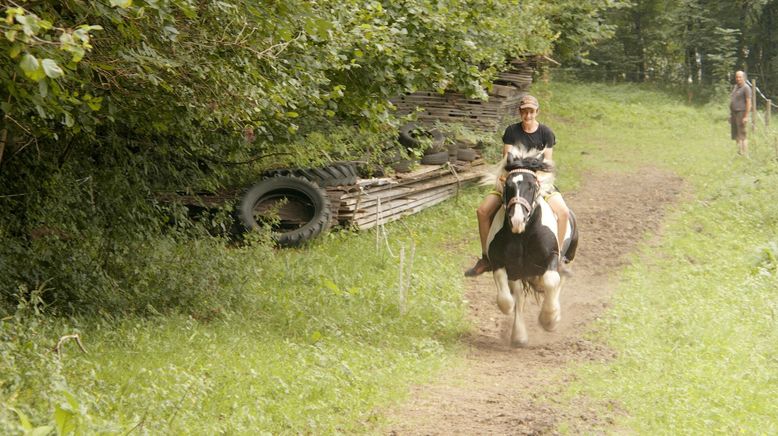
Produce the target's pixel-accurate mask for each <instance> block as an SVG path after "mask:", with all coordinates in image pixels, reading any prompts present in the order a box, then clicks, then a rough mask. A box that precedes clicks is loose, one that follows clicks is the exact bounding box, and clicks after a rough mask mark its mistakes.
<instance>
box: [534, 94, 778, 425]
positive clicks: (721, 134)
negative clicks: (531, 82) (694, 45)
mask: <svg viewBox="0 0 778 436" xmlns="http://www.w3.org/2000/svg"><path fill="white" fill-rule="evenodd" d="M540 93H541V94H543V97H545V98H544V99H545V100H548V101H549V104H548V105H547V112H550V114H549V113H547V115H550V117H551V120H552V121H551V122H553V125H554V127H555V129H556V130H557V135H558V136H559V137H560V138H565V147H566V149H567V150H569V151H570V153H571V154H570V155H567V156H566V157H565V160H564V161H562V162H566V163H570V162H572V165H571V167H572V168H569V169H570V170H571V171H570V172H571V173H574V174H583V172H584V171H589V170H591V169H592V168H601V169H607V170H611V171H616V172H618V171H633V170H635V169H636V168H639V167H641V166H644V165H655V166H658V167H662V168H666V169H670V170H673V171H675V172H676V173H678V174H680V175H682V176H683V177H684V178H685V180H686V181H687V183H688V187H689V191H690V192H689V195H690V198H688V199H687V200H686V201H684V202H683V203H681V204H679V205H678V206H676V207H675V208H673V210H672V213H671V214H670V216H669V218H668V220H667V224H666V226H665V227H664V228H663V229H662V233H661V235H662V237H661V241H660V242H659V246H658V247H657V246H652V247H651V248H650V249H649V248H648V246H645V247H644V248H643V249H642V250H641V251H640V253H638V255H636V256H635V257H634V258H633V259H634V261H633V264H632V265H631V266H630V267H628V268H626V270H625V271H623V272H622V274H620V282H619V285H618V289H617V290H616V293H615V296H614V299H613V306H612V308H611V309H610V310H609V311H608V313H607V314H606V316H605V317H604V319H603V320H602V321H601V322H599V323H598V324H597V326H596V337H597V338H599V340H601V341H604V342H606V343H607V344H609V345H610V346H611V347H613V348H614V349H615V350H616V351H617V355H618V357H617V358H616V359H615V360H614V361H612V362H610V363H608V364H605V365H598V364H591V365H584V366H583V367H580V368H575V369H574V371H573V372H574V373H575V374H576V375H577V379H578V382H577V383H576V385H575V386H574V389H573V394H586V395H590V396H594V397H596V398H600V399H602V400H615V402H616V403H617V404H619V407H620V408H621V409H622V411H623V412H624V413H623V414H618V416H620V417H621V422H620V423H619V426H620V428H625V429H626V428H628V429H631V432H637V433H640V434H711V433H714V434H735V433H742V434H775V433H776V432H778V401H776V398H778V320H777V319H776V314H777V313H778V293H776V289H777V288H778V262H776V254H778V253H776V251H777V250H778V237H777V236H776V230H777V229H778V204H777V203H776V202H775V186H778V165H776V154H775V152H776V150H775V148H774V141H775V140H776V138H775V137H771V136H770V135H769V134H765V133H764V130H763V129H760V131H759V132H758V133H757V134H752V135H751V150H752V153H751V158H750V159H745V158H741V157H739V156H737V155H736V154H735V151H736V148H735V144H734V141H730V140H729V131H728V125H727V123H726V116H727V106H726V103H727V102H726V101H724V100H721V101H717V102H714V103H712V104H710V105H708V106H706V107H702V108H699V107H696V108H694V107H690V106H687V105H685V104H684V103H683V102H682V101H681V99H679V98H673V97H671V96H668V95H666V94H663V93H659V92H654V91H649V90H645V89H641V88H640V87H636V86H629V85H617V86H597V85H581V84H555V85H553V86H551V87H548V88H544V89H542V90H540ZM549 106H550V107H549ZM582 152H586V154H583V153H582ZM563 174H564V173H563ZM568 177H573V178H575V177H576V176H575V175H572V176H569V175H568ZM614 207H617V205H614ZM647 236H648V235H647ZM604 413H608V412H607V411H604Z"/></svg>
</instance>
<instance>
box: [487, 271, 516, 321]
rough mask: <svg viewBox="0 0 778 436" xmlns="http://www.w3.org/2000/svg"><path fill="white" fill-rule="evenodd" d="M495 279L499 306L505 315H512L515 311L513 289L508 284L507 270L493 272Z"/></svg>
mask: <svg viewBox="0 0 778 436" xmlns="http://www.w3.org/2000/svg"><path fill="white" fill-rule="evenodd" d="M492 277H494V284H495V285H496V286H497V306H498V307H499V308H500V311H502V313H504V314H506V315H507V314H509V313H511V310H512V309H513V305H514V300H513V296H512V295H511V288H510V285H509V284H508V272H507V271H505V268H499V269H496V270H494V272H492Z"/></svg>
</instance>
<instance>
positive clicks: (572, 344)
mask: <svg viewBox="0 0 778 436" xmlns="http://www.w3.org/2000/svg"><path fill="white" fill-rule="evenodd" d="M682 186H683V181H682V179H681V178H680V177H678V176H676V175H674V174H671V173H668V172H665V171H662V170H659V169H657V168H653V167H645V168H641V169H639V170H637V171H635V172H632V173H629V174H592V175H588V176H585V177H583V183H582V185H581V187H580V189H579V190H578V191H577V192H569V193H566V194H565V199H566V201H567V203H568V205H569V206H570V207H571V208H572V209H573V210H574V211H575V213H576V217H577V219H578V224H579V229H580V244H579V249H578V253H577V255H576V260H575V262H574V264H573V267H572V269H573V271H574V276H573V277H572V278H570V279H568V280H567V282H566V284H565V286H564V288H563V289H562V296H561V304H562V321H561V322H560V324H559V327H558V328H557V330H556V331H555V332H551V333H549V332H546V331H544V330H543V329H542V328H541V327H540V326H539V325H538V323H537V321H536V320H537V315H538V312H539V307H538V305H537V304H535V303H534V300H530V301H533V302H532V303H530V304H528V305H527V309H526V310H527V313H528V316H527V320H528V321H527V327H528V330H529V347H528V348H524V349H513V348H511V347H510V346H509V344H508V336H509V335H510V319H509V317H508V316H506V315H503V314H502V313H501V312H500V311H499V309H498V308H497V304H496V303H495V295H496V290H495V286H494V281H493V279H492V277H491V274H489V273H486V274H484V275H482V276H480V277H478V278H476V279H471V280H470V281H469V283H468V286H467V294H466V299H467V300H468V306H469V314H468V315H469V317H470V318H471V320H472V322H473V324H474V326H475V328H474V329H473V332H472V333H471V334H470V335H469V336H468V337H466V338H464V342H465V345H466V347H467V350H468V351H467V355H466V357H465V360H466V363H465V365H463V366H461V367H459V368H456V369H453V370H449V371H446V372H445V373H443V374H441V375H440V376H439V378H438V379H437V380H435V381H434V382H433V383H431V384H427V385H422V386H413V387H411V388H410V389H411V392H410V393H409V396H408V398H409V399H408V401H407V402H406V403H404V404H402V405H400V406H398V407H397V408H395V409H393V410H391V411H389V412H388V414H387V415H388V419H389V422H390V426H389V433H390V434H392V435H452V434H461V435H475V434H484V435H487V434H488V435H523V434H531V435H538V434H555V433H557V428H558V426H559V425H561V424H564V425H565V426H566V429H567V431H568V432H570V433H572V434H580V433H588V434H591V433H601V432H606V431H608V429H610V430H613V428H612V426H611V423H612V419H611V418H610V417H609V416H601V415H600V414H599V413H597V412H596V411H595V409H594V408H593V405H592V404H589V403H587V400H585V399H577V400H574V401H573V402H572V404H570V403H569V402H567V401H566V402H565V404H564V405H562V402H560V401H558V400H556V397H557V396H558V394H559V393H560V392H562V391H563V390H564V388H565V386H564V385H565V383H567V382H568V380H560V379H559V378H560V374H561V372H560V371H559V370H560V368H563V367H564V366H565V365H570V364H576V363H578V362H584V361H603V360H608V359H611V358H612V357H613V353H612V351H610V350H608V349H606V348H605V347H603V346H601V345H598V344H595V343H592V342H590V341H588V340H586V339H584V337H583V335H584V333H585V331H586V330H587V326H588V325H589V324H590V323H591V322H592V321H593V320H594V319H595V318H596V317H597V316H598V315H600V314H601V313H602V312H603V311H604V310H605V309H606V308H607V306H608V303H609V299H610V296H611V292H612V284H611V279H612V276H613V273H614V272H616V270H617V269H618V268H619V267H621V266H624V265H625V264H627V263H629V262H630V259H629V255H630V254H631V253H633V252H634V250H635V248H636V247H635V246H636V244H637V243H638V242H640V241H642V240H644V238H645V235H646V233H653V232H655V231H657V230H658V228H659V226H660V223H661V221H662V218H663V214H664V211H665V209H666V206H667V205H668V204H670V203H672V202H673V201H674V200H675V199H676V198H677V197H678V195H679V193H680V192H681V190H682ZM475 231H476V229H475V228H474V229H473V235H474V237H475ZM467 266H469V265H463V268H462V270H463V271H464V269H465V268H466V267H467Z"/></svg>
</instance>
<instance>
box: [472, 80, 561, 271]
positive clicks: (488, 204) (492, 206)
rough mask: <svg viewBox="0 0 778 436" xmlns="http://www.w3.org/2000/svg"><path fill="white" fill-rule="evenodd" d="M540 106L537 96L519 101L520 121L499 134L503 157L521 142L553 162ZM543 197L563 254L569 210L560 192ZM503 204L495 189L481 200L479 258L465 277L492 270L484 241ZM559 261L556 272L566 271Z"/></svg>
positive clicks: (550, 133) (550, 136)
mask: <svg viewBox="0 0 778 436" xmlns="http://www.w3.org/2000/svg"><path fill="white" fill-rule="evenodd" d="M539 109H540V105H539V104H538V99H536V98H535V97H533V96H531V95H525V96H524V97H522V98H521V100H520V101H519V115H520V117H521V122H520V123H515V124H511V125H510V126H508V127H507V128H506V129H505V133H503V135H502V142H503V148H502V155H503V156H505V155H506V154H507V153H508V151H509V150H510V149H511V147H513V146H514V145H519V144H523V145H524V146H525V147H526V148H527V150H530V151H532V150H537V151H538V153H540V152H542V153H543V160H544V161H545V162H547V163H550V164H552V165H553V163H554V161H553V160H552V158H551V156H552V153H553V151H554V150H553V147H554V144H556V137H555V136H554V132H553V131H552V130H551V129H550V128H549V127H548V126H546V125H545V124H540V123H539V122H538V121H537V116H538V113H539V112H540V110H539ZM542 195H543V197H544V198H545V200H546V202H547V203H548V205H549V206H551V209H552V210H553V211H554V213H555V214H556V217H557V238H558V241H557V243H558V244H559V252H560V253H562V243H563V241H564V240H565V232H566V231H567V223H568V220H569V218H570V210H569V209H568V208H567V204H565V200H564V199H563V198H562V194H560V193H559V191H557V190H556V189H553V190H552V191H550V192H542ZM501 205H502V193H500V192H498V191H492V192H490V193H489V194H488V195H487V196H486V198H484V200H483V201H482V202H481V204H480V205H479V206H478V209H477V210H476V216H477V217H478V234H479V236H480V237H481V253H482V255H481V258H480V259H478V262H476V264H475V265H474V266H473V267H472V268H470V269H468V270H467V271H465V276H467V277H475V276H477V275H480V274H483V273H484V272H486V271H491V270H492V268H491V265H489V259H488V257H487V255H486V240H487V238H488V237H489V228H490V227H491V225H492V219H493V218H494V215H495V214H496V213H497V211H498V210H499V209H500V206H501ZM561 260H562V261H561V262H559V272H560V273H564V274H569V272H568V270H567V268H566V267H565V265H564V264H565V262H564V259H561Z"/></svg>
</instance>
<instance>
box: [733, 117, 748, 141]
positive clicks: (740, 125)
mask: <svg viewBox="0 0 778 436" xmlns="http://www.w3.org/2000/svg"><path fill="white" fill-rule="evenodd" d="M745 114H746V113H745V112H744V111H739V112H731V113H730V115H729V124H730V126H731V127H732V139H734V140H735V141H740V140H743V139H746V123H745V122H744V121H743V116H744V115H745Z"/></svg>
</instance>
